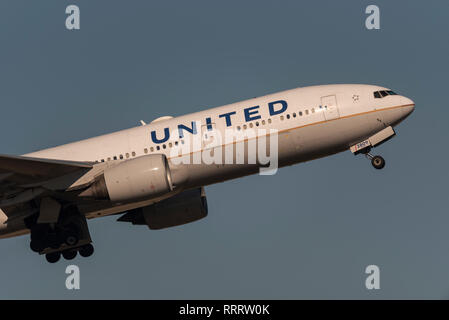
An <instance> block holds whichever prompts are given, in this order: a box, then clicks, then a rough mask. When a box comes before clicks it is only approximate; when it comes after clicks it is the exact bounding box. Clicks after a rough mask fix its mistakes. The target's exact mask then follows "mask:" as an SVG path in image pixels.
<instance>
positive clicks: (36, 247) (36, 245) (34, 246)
mask: <svg viewBox="0 0 449 320" xmlns="http://www.w3.org/2000/svg"><path fill="white" fill-rule="evenodd" d="M30 248H31V250H33V251H34V252H41V251H42V250H44V246H43V244H42V241H39V240H31V241H30Z"/></svg>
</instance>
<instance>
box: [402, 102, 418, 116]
mask: <svg viewBox="0 0 449 320" xmlns="http://www.w3.org/2000/svg"><path fill="white" fill-rule="evenodd" d="M402 99H403V105H404V107H403V108H402V110H403V111H402V114H403V117H404V118H405V117H407V116H408V115H410V113H412V112H413V110H415V102H413V100H412V99H409V98H407V97H402Z"/></svg>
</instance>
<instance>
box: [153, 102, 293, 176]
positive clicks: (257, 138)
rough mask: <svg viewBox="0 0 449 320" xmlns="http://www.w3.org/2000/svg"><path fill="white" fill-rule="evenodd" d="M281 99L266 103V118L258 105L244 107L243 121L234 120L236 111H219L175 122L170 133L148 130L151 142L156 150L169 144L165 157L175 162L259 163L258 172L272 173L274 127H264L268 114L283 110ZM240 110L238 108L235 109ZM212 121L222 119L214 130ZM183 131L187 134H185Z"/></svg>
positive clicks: (268, 121)
mask: <svg viewBox="0 0 449 320" xmlns="http://www.w3.org/2000/svg"><path fill="white" fill-rule="evenodd" d="M287 107H288V105H287V102H286V101H285V100H276V101H273V102H269V103H268V104H267V108H268V114H269V118H267V119H262V116H261V114H260V106H259V105H256V106H251V107H247V108H244V109H243V110H242V111H241V112H243V115H242V116H243V117H244V122H243V123H239V124H238V125H237V123H234V120H235V118H236V117H237V116H238V114H237V111H231V112H226V113H223V114H219V115H218V117H217V119H213V118H211V117H206V118H205V119H204V123H205V124H204V125H203V124H202V123H203V122H202V121H200V120H197V121H192V122H191V123H190V125H186V124H178V125H177V126H176V128H175V129H172V132H170V128H169V127H165V128H163V130H161V132H157V131H156V130H152V131H151V133H150V135H151V141H152V142H153V143H154V144H156V148H157V150H161V147H162V149H166V148H167V145H168V147H169V151H170V153H169V156H168V157H169V159H170V161H171V162H172V163H173V164H175V165H178V164H206V165H211V164H217V165H221V164H247V165H251V164H253V165H259V173H260V174H262V175H273V174H275V173H276V172H277V168H278V130H277V129H272V128H269V129H268V128H267V127H268V126H269V125H270V124H271V123H272V117H273V116H276V115H280V114H282V113H284V112H285V111H286V110H287ZM239 112H240V111H239ZM214 121H223V123H222V124H224V125H225V129H224V130H218V129H217V127H216V123H215V122H214ZM186 133H187V134H186Z"/></svg>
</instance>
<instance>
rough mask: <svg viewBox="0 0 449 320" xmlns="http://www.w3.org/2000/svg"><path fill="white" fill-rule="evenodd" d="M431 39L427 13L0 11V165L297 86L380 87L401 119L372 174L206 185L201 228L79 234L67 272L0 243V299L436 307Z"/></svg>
mask: <svg viewBox="0 0 449 320" xmlns="http://www.w3.org/2000/svg"><path fill="white" fill-rule="evenodd" d="M69 4H76V5H78V6H79V8H80V10H81V30H79V31H68V30H66V28H65V18H66V14H65V8H66V6H67V5H69ZM369 4H377V5H378V6H379V7H380V10H381V29H380V30H372V31H369V30H367V29H366V28H365V18H366V14H365V8H366V6H367V5H369ZM448 30H449V2H448V1H436V0H434V1H405V0H403V1H380V0H377V1H369V2H368V1H335V0H328V1H261V0H257V1H233V0H226V1H196V0H190V1H110V0H108V1H100V0H96V1H84V0H83V1H80V0H73V1H61V0H54V1H48V0H45V1H17V0H14V1H12V0H10V1H1V2H0V43H1V50H0V108H1V109H0V110H1V117H0V141H1V143H0V148H1V150H0V152H1V153H4V154H24V153H27V152H31V151H35V150H39V149H43V148H47V147H52V146H55V145H60V144H64V143H68V142H72V141H76V140H80V139H84V138H88V137H91V136H96V135H100V134H104V133H109V132H113V131H117V130H121V129H125V128H129V127H133V126H137V125H138V121H139V120H140V119H143V120H146V121H151V120H152V119H154V118H156V117H160V116H165V115H172V116H178V115H182V114H186V113H190V112H194V111H199V110H203V109H206V108H209V107H215V106H220V105H224V104H227V103H232V102H237V101H239V100H243V99H248V98H252V97H255V96H260V95H264V94H268V93H273V92H276V91H281V90H285V89H291V88H295V87H300V86H307V85H315V84H328V83H367V84H377V85H382V86H386V87H388V88H391V89H393V90H395V91H397V92H398V93H400V94H403V95H405V96H408V97H410V98H411V99H413V100H414V101H415V103H416V109H415V112H414V113H413V114H412V115H411V117H410V118H408V119H407V120H406V121H405V122H403V123H402V124H401V125H400V126H399V127H398V128H397V133H398V135H397V137H395V138H394V139H393V140H391V141H390V142H388V143H386V144H384V145H382V146H381V147H379V148H376V149H375V150H374V152H375V153H376V154H381V155H382V156H384V158H385V159H386V161H387V166H386V167H385V169H384V170H381V171H377V170H375V169H373V168H372V167H371V164H370V163H369V161H368V160H367V159H365V158H364V157H362V156H358V157H355V156H353V155H352V154H351V153H350V152H349V151H348V152H345V153H341V154H338V155H335V156H331V157H328V158H324V159H320V160H316V161H312V162H309V163H304V164H299V165H295V166H291V167H288V168H283V169H281V170H280V171H279V172H278V173H277V174H276V175H274V176H259V175H255V176H250V177H246V178H242V179H237V180H233V181H229V182H225V183H221V184H217V185H212V186H209V187H207V188H206V192H207V196H208V203H209V216H208V217H207V218H206V219H204V220H201V221H198V222H196V223H192V224H188V225H185V226H182V227H177V228H172V229H167V230H163V231H151V230H149V229H147V228H146V227H144V226H132V225H131V224H127V223H119V222H116V221H115V220H116V218H117V217H116V216H115V217H106V218H101V219H96V220H91V221H90V222H89V226H90V231H91V234H92V237H93V241H94V245H95V250H96V252H95V254H94V255H93V256H92V257H91V258H88V259H84V258H79V257H78V258H76V259H75V260H73V261H72V262H70V263H68V262H67V261H65V260H61V261H60V262H59V263H57V264H53V265H51V264H48V263H47V262H46V261H45V258H44V257H40V256H38V255H37V254H35V253H33V252H31V250H30V249H29V237H28V236H23V237H18V238H13V239H7V240H1V241H0V257H1V258H0V274H1V275H2V276H1V283H0V298H8V299H10V298H26V299H30V298H31V299H35V298H42V299H46V298H57V299H80V298H84V299H91V298H123V299H131V298H134V299H184V298H186V299H187V298H190V299H221V298H225V299H228V298H234V299H250V298H254V299H277V298H286V299H309V298H330V299H346V298H360V299H379V298H386V299H389V298H438V299H448V298H449V212H448V206H447V202H448V198H449V196H448V169H447V162H448V158H449V151H448V148H447V144H448V142H447V139H448V134H449V126H448V118H449V111H448V110H449V108H448V100H449V98H448V97H449V96H448V74H449V67H448V65H449V62H448V57H449V37H448V35H449V34H448ZM71 263H74V264H77V265H78V266H79V267H80V269H81V290H79V291H76V292H74V291H68V290H67V289H66V288H65V278H66V274H65V268H66V266H67V265H69V264H71ZM370 264H375V265H378V266H379V267H380V272H381V277H380V285H381V289H380V290H377V291H368V290H367V289H366V288H365V285H364V282H365V278H366V276H367V275H366V274H365V273H364V271H365V267H366V266H367V265H370Z"/></svg>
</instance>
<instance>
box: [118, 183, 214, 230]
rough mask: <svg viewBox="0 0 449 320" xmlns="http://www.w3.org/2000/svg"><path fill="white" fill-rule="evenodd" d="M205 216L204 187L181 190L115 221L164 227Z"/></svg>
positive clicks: (149, 226)
mask: <svg viewBox="0 0 449 320" xmlns="http://www.w3.org/2000/svg"><path fill="white" fill-rule="evenodd" d="M206 216H207V200H206V194H205V192H204V188H198V189H192V190H186V191H183V192H181V193H179V194H177V195H175V196H173V197H171V198H168V199H165V200H162V201H160V202H157V203H155V204H152V205H150V206H146V207H142V208H138V209H134V210H130V211H129V212H127V213H126V214H124V215H123V216H121V217H120V218H119V219H118V220H117V221H124V222H131V223H132V224H136V225H147V226H148V228H150V229H153V230H154V229H164V228H169V227H175V226H179V225H182V224H186V223H190V222H193V221H196V220H200V219H202V218H204V217H206Z"/></svg>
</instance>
